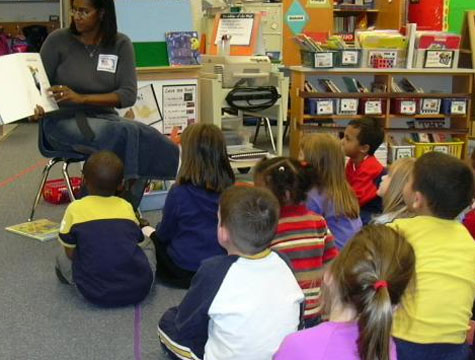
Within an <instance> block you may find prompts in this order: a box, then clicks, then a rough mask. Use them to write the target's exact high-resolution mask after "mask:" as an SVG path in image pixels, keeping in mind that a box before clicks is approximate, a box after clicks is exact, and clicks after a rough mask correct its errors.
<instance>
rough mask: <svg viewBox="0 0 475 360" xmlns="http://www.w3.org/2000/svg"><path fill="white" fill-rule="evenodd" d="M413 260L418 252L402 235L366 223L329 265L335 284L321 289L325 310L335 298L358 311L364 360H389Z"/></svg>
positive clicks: (362, 357)
mask: <svg viewBox="0 0 475 360" xmlns="http://www.w3.org/2000/svg"><path fill="white" fill-rule="evenodd" d="M415 263H416V257H415V254H414V250H413V248H412V246H411V244H409V242H407V240H406V238H405V237H404V236H403V235H402V234H400V233H398V232H396V231H395V230H393V229H391V228H390V227H387V226H384V225H368V226H366V227H364V228H363V229H362V230H361V231H360V232H358V233H357V234H356V235H355V237H354V238H353V239H352V240H350V241H349V242H348V243H347V244H346V245H345V247H344V248H343V250H342V251H341V253H340V254H339V256H338V257H337V258H336V259H335V260H334V261H333V263H332V264H331V267H330V276H331V280H330V282H332V283H333V284H334V286H333V287H332V286H330V287H328V286H326V287H324V289H323V299H324V306H325V308H326V309H325V310H326V311H328V307H329V306H330V308H331V302H332V299H335V298H339V299H340V301H341V303H342V304H343V306H344V305H345V304H347V305H350V306H352V307H353V308H354V309H355V311H356V316H357V323H358V330H359V337H358V341H357V343H358V353H359V355H360V358H361V359H362V360H389V353H390V339H391V327H392V322H393V306H395V305H398V304H399V303H400V301H401V298H402V296H403V294H404V292H405V291H406V288H407V287H408V285H409V284H410V283H411V281H413V278H414V274H415ZM332 288H335V289H336V292H337V294H335V293H333V294H332V293H331V292H332V291H331V289H332Z"/></svg>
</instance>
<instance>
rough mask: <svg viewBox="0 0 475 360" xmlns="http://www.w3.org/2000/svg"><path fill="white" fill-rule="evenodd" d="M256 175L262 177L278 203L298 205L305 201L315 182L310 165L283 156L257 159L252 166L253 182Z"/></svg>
mask: <svg viewBox="0 0 475 360" xmlns="http://www.w3.org/2000/svg"><path fill="white" fill-rule="evenodd" d="M257 177H262V180H263V181H264V183H265V186H266V187H267V188H268V189H269V190H270V191H272V193H273V194H274V195H275V196H276V197H277V200H279V203H280V205H289V204H290V205H298V204H300V203H301V202H302V201H305V199H306V198H307V192H308V191H309V190H310V188H311V187H312V185H313V183H314V182H315V180H314V177H315V172H314V171H313V169H312V167H311V166H309V165H307V164H302V163H301V162H299V161H297V160H295V159H291V158H287V157H283V156H278V157H275V158H271V159H262V160H261V161H259V162H258V163H257V165H256V166H255V167H254V182H255V180H256V178H257ZM287 194H288V195H290V198H289V199H287V196H288V195H287Z"/></svg>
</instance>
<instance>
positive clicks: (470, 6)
mask: <svg viewBox="0 0 475 360" xmlns="http://www.w3.org/2000/svg"><path fill="white" fill-rule="evenodd" d="M467 10H475V1H470V0H451V1H450V9H449V31H451V32H455V33H457V34H460V33H461V31H462V25H463V22H464V18H465V11H467Z"/></svg>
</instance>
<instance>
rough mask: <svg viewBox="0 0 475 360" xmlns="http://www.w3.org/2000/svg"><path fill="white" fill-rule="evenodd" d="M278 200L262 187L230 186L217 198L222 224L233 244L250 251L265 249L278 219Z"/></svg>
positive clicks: (242, 249) (272, 236)
mask: <svg viewBox="0 0 475 360" xmlns="http://www.w3.org/2000/svg"><path fill="white" fill-rule="evenodd" d="M279 211H280V209H279V202H278V201H277V199H276V198H275V196H274V195H273V194H272V193H271V192H270V191H269V190H267V189H265V188H256V187H248V186H232V187H229V188H228V189H226V190H225V191H224V192H223V193H222V194H221V198H220V201H219V215H220V219H221V225H222V226H224V227H226V229H227V230H228V231H229V233H230V236H231V239H232V241H233V243H234V245H235V246H236V247H237V248H238V249H239V250H240V251H242V252H243V253H245V254H248V255H253V254H257V253H259V252H261V251H262V250H264V249H266V248H267V247H268V246H269V244H270V242H271V241H272V239H273V238H274V234H275V230H276V228H277V223H278V221H279Z"/></svg>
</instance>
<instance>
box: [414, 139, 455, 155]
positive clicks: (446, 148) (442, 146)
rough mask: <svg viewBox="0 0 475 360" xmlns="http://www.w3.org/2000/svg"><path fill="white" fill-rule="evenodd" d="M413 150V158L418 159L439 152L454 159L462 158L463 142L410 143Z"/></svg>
mask: <svg viewBox="0 0 475 360" xmlns="http://www.w3.org/2000/svg"><path fill="white" fill-rule="evenodd" d="M410 143H411V144H413V145H414V146H415V147H416V148H415V157H416V158H419V157H421V156H422V155H424V154H425V153H427V152H430V151H439V152H442V153H445V154H448V155H452V156H455V157H456V158H459V159H461V158H462V149H463V145H464V142H463V141H452V142H443V143H419V142H413V141H410Z"/></svg>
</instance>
